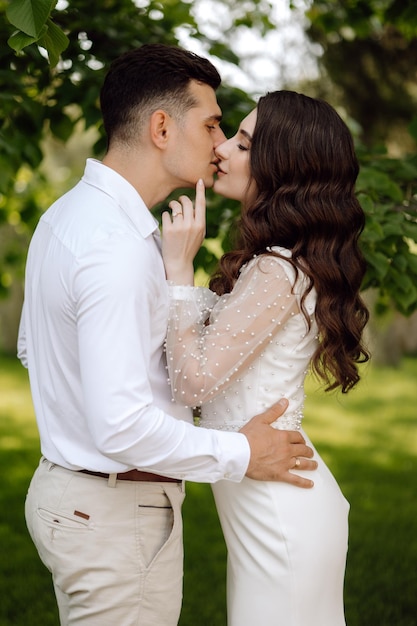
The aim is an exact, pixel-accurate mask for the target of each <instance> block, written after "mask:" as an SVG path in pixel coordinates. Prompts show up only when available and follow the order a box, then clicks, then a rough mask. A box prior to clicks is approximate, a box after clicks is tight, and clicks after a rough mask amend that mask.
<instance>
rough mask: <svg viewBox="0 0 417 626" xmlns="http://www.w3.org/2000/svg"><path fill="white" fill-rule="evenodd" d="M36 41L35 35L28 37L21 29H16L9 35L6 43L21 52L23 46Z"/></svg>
mask: <svg viewBox="0 0 417 626" xmlns="http://www.w3.org/2000/svg"><path fill="white" fill-rule="evenodd" d="M35 41H37V37H30V36H29V35H25V33H22V32H21V31H16V32H15V33H13V35H11V36H10V37H9V39H8V40H7V43H8V45H9V46H10V47H11V48H12V50H15V51H16V52H21V51H22V50H23V48H26V46H30V44H32V43H34V42H35Z"/></svg>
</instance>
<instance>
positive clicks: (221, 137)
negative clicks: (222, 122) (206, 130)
mask: <svg viewBox="0 0 417 626" xmlns="http://www.w3.org/2000/svg"><path fill="white" fill-rule="evenodd" d="M224 141H226V135H225V134H224V132H223V131H222V129H221V128H220V126H218V127H217V128H216V131H215V135H214V141H213V144H214V148H217V146H219V145H220V144H221V143H223V142H224Z"/></svg>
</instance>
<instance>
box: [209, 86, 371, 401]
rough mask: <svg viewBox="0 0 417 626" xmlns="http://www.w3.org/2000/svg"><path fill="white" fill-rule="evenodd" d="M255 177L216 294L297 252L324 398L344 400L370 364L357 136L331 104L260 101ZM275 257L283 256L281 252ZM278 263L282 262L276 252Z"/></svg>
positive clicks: (287, 95) (270, 97)
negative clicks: (311, 308)
mask: <svg viewBox="0 0 417 626" xmlns="http://www.w3.org/2000/svg"><path fill="white" fill-rule="evenodd" d="M250 172H251V179H252V180H253V181H255V183H256V188H257V190H258V192H257V194H256V197H255V199H253V200H251V201H250V202H249V203H248V204H246V205H245V206H244V207H243V210H242V214H241V217H240V221H239V224H238V230H237V233H238V238H237V245H236V248H235V249H234V250H233V251H232V252H228V253H226V254H224V255H223V257H222V258H221V259H220V262H219V267H218V270H217V272H216V273H215V274H214V275H213V277H212V278H211V281H210V288H211V289H212V290H213V291H215V292H216V293H218V294H220V295H221V294H223V293H228V292H230V291H231V290H232V289H233V285H234V283H235V282H236V279H237V277H238V274H239V270H240V268H241V267H242V265H244V264H245V263H247V262H248V261H249V260H250V259H251V258H253V256H254V255H263V254H274V253H272V252H271V250H270V247H271V246H283V247H285V248H288V249H289V250H291V251H292V259H291V263H292V264H293V266H294V268H295V270H296V272H297V273H298V270H302V271H303V272H304V273H305V274H306V275H307V276H308V278H309V286H308V288H307V290H306V292H305V293H304V295H303V298H302V300H301V303H302V310H303V313H304V315H305V317H306V320H307V323H308V317H307V315H306V312H305V309H304V299H305V297H306V295H307V293H308V292H309V291H311V289H312V288H313V287H314V288H315V289H316V292H317V305H316V311H315V318H316V321H317V324H318V328H319V339H320V341H319V346H318V348H317V350H316V352H315V354H314V356H313V359H312V368H313V371H314V372H315V373H316V374H317V375H318V376H319V377H320V378H321V379H322V380H323V381H324V382H325V384H326V391H329V390H332V389H336V388H338V387H340V388H341V390H342V392H343V393H346V392H347V391H349V389H351V388H352V387H353V386H354V385H355V384H356V383H357V382H358V381H359V379H360V376H359V372H358V367H357V364H358V363H361V362H365V361H368V359H369V353H368V352H367V350H366V348H365V347H364V345H363V343H362V341H363V340H362V333H363V329H364V327H365V325H366V323H367V321H368V317H369V313H368V310H367V308H366V306H365V304H364V302H363V301H362V298H361V297H360V294H359V290H360V287H361V282H362V279H363V276H364V273H365V270H366V265H365V260H364V258H363V255H362V253H361V251H360V248H359V245H358V239H359V236H360V233H361V232H362V230H363V227H364V222H365V216H364V213H363V210H362V208H361V206H360V204H359V202H358V200H357V198H356V196H355V181H356V178H357V175H358V172H359V166H358V161H357V158H356V155H355V151H354V146H353V140H352V136H351V134H350V132H349V129H348V128H347V126H346V124H345V123H344V121H343V120H342V119H341V117H340V116H339V115H338V113H337V112H336V111H335V110H334V109H333V107H331V106H330V105H329V104H328V103H327V102H324V101H322V100H318V99H315V98H310V97H308V96H305V95H302V94H298V93H296V92H293V91H276V92H272V93H268V94H267V95H265V96H263V97H262V98H260V100H259V102H258V105H257V120H256V125H255V130H254V134H253V138H252V144H251V148H250ZM275 254H276V253H275ZM277 256H279V254H277Z"/></svg>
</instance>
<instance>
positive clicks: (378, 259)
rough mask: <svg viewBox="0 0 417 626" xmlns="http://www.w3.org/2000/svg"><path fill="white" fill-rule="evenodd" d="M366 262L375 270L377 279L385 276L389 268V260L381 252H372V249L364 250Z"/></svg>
mask: <svg viewBox="0 0 417 626" xmlns="http://www.w3.org/2000/svg"><path fill="white" fill-rule="evenodd" d="M364 255H365V259H366V262H367V263H368V264H369V265H370V266H371V267H372V268H373V269H374V270H375V273H376V275H377V277H378V279H379V280H382V279H383V278H385V276H386V275H387V273H388V270H389V269H390V267H391V266H390V262H389V260H388V259H387V257H386V256H385V255H384V254H383V253H382V252H373V251H372V250H367V249H365V250H364Z"/></svg>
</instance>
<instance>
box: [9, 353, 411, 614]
mask: <svg viewBox="0 0 417 626" xmlns="http://www.w3.org/2000/svg"><path fill="white" fill-rule="evenodd" d="M363 374H364V377H363V381H362V382H361V384H360V385H359V387H358V389H356V390H354V391H352V392H351V393H350V394H349V395H348V396H347V397H343V398H342V397H341V396H340V395H337V396H334V395H326V394H323V393H321V392H317V391H315V387H316V386H315V384H314V382H313V381H309V385H308V394H309V397H308V400H307V402H306V419H305V427H306V430H307V432H308V433H309V435H310V437H311V438H312V440H313V441H314V442H315V445H316V447H317V448H318V449H319V451H320V453H321V454H322V456H323V457H324V458H325V459H326V461H327V462H328V464H329V465H330V467H331V469H332V471H333V473H334V474H335V476H336V478H337V479H338V481H339V483H340V485H341V487H342V490H343V492H344V494H345V495H346V497H347V498H348V500H349V501H350V503H351V513H350V545H349V557H348V567H347V574H346V593H345V601H346V617H347V623H348V626H416V625H417V503H416V501H417V429H416V425H417V424H416V422H417V359H413V358H407V359H405V360H404V361H403V362H402V364H401V367H400V368H398V369H393V368H377V367H371V368H369V369H367V370H364V373H363ZM38 457H39V444H38V437H37V431H36V426H35V423H34V418H33V411H32V406H31V400H30V394H29V390H28V384H27V378H26V372H25V371H24V370H23V368H21V367H20V365H19V364H18V363H17V362H16V361H15V360H14V359H9V358H5V357H3V358H1V357H0V472H1V477H2V481H1V488H0V511H1V513H0V542H1V543H0V545H1V557H0V626H10V625H12V624H13V625H18V626H58V618H57V611H56V607H55V600H54V597H53V592H52V586H51V582H50V577H49V574H48V572H47V571H46V570H45V568H44V567H43V565H42V564H41V563H40V561H39V558H38V555H37V553H36V551H35V549H34V547H33V545H32V543H31V541H30V538H29V536H28V534H27V531H26V527H25V522H24V514H23V507H24V498H25V493H26V489H27V485H28V483H29V481H30V477H31V475H32V471H33V469H34V467H35V465H36V464H37V462H38ZM187 492H188V496H187V498H186V501H185V505H184V526H185V549H186V560H185V582H184V605H183V612H182V616H181V621H180V626H225V617H224V616H225V600H224V576H225V548H224V543H223V540H222V536H221V532H220V528H219V524H218V521H217V518H216V515H215V512H214V505H213V501H212V497H211V491H210V487H209V486H208V485H195V484H188V485H187ZM115 626H117V625H115ZM161 626H162V625H161ZM259 626H262V624H260V625H259ZM282 626H285V625H282ZM323 626H332V625H331V624H323Z"/></svg>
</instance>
